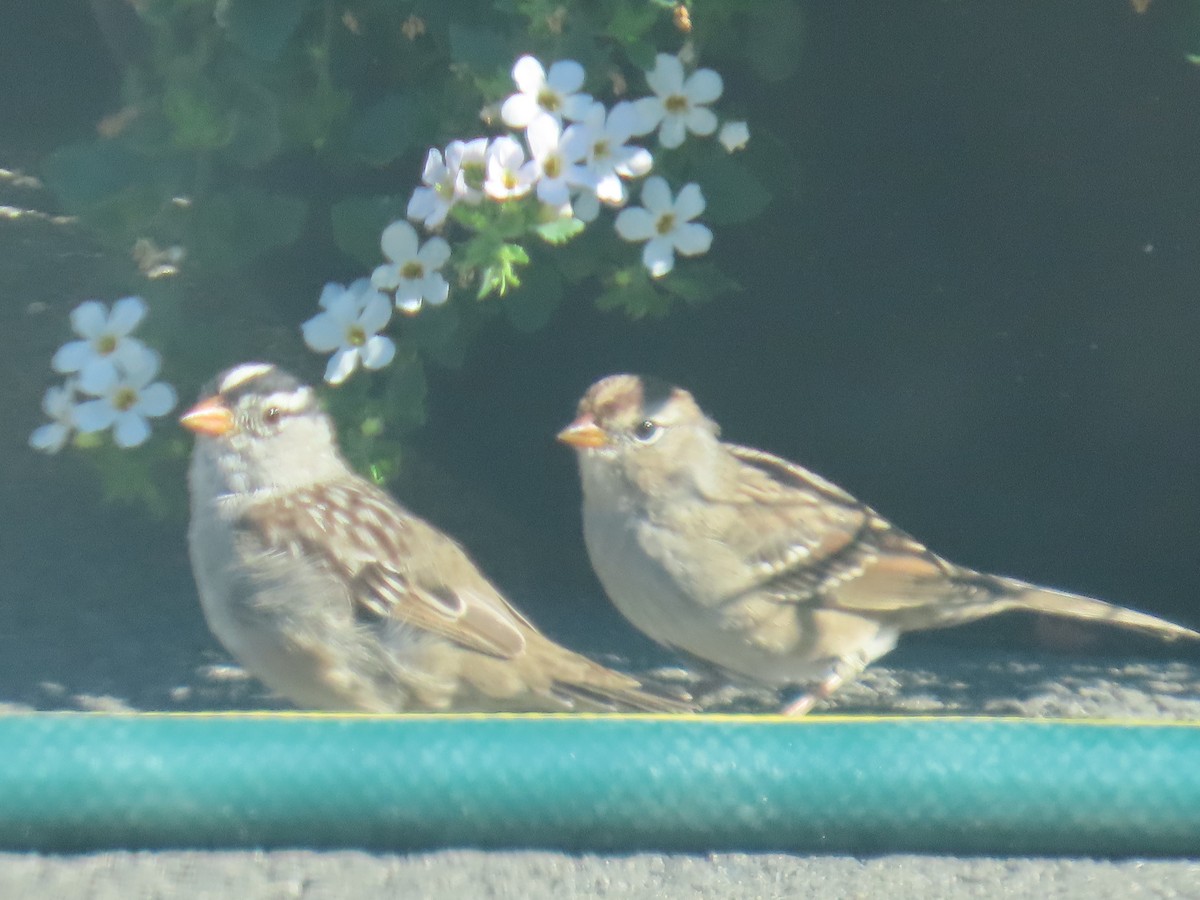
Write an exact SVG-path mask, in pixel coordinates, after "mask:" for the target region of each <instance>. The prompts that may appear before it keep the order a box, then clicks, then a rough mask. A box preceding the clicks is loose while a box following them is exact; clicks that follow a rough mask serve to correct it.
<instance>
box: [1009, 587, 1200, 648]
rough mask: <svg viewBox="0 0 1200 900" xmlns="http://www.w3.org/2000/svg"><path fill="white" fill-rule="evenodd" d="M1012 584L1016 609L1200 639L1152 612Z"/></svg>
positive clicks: (1162, 635)
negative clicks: (1153, 614)
mask: <svg viewBox="0 0 1200 900" xmlns="http://www.w3.org/2000/svg"><path fill="white" fill-rule="evenodd" d="M1010 587H1011V588H1012V594H1011V595H1010V597H1011V604H1012V607H1011V608H1013V609H1028V610H1032V611H1034V612H1040V613H1046V614H1047V615H1051V616H1062V617H1063V618H1068V619H1087V620H1089V621H1092V622H1104V623H1105V624H1108V625H1115V626H1117V627H1119V628H1129V629H1131V630H1134V631H1141V632H1143V633H1145V634H1152V635H1154V636H1155V637H1158V638H1161V639H1162V640H1165V641H1175V640H1178V639H1179V638H1188V639H1190V640H1194V641H1195V640H1200V632H1197V631H1193V630H1192V629H1190V628H1185V627H1183V626H1182V625H1176V624H1175V623H1174V622H1168V621H1167V620H1166V619H1160V618H1159V617H1158V616H1152V615H1150V614H1149V613H1143V612H1138V611H1137V610H1135V609H1126V608H1125V607H1124V606H1116V605H1115V604H1112V603H1105V602H1104V601H1103V600H1096V599H1094V598H1092V597H1084V596H1081V595H1079V594H1068V593H1067V592H1066V591H1056V590H1054V589H1052V588H1043V587H1037V586H1035V585H1032V584H1026V583H1024V582H1021V581H1016V580H1013V581H1011V582H1010Z"/></svg>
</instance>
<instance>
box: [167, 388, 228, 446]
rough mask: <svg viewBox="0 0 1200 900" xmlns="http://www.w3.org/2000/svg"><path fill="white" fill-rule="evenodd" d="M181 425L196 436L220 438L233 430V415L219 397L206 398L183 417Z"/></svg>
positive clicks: (181, 417)
mask: <svg viewBox="0 0 1200 900" xmlns="http://www.w3.org/2000/svg"><path fill="white" fill-rule="evenodd" d="M179 424H180V425H182V426H183V427H184V428H186V429H188V430H189V431H194V432H196V434H203V435H207V436H208V437H220V436H221V435H223V434H228V433H229V431H230V430H231V429H232V428H233V413H231V412H230V411H229V407H228V406H226V405H225V404H224V403H222V402H221V400H220V398H218V397H205V398H204V399H203V400H201V401H200V402H199V403H197V404H196V405H195V406H193V407H192V408H191V409H189V410H188V411H187V412H185V413H184V414H183V415H182V416H180V417H179Z"/></svg>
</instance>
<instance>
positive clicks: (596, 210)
mask: <svg viewBox="0 0 1200 900" xmlns="http://www.w3.org/2000/svg"><path fill="white" fill-rule="evenodd" d="M562 214H563V215H567V214H569V215H572V216H574V217H575V218H576V219H578V220H579V221H580V222H583V223H584V224H585V225H586V224H587V223H588V222H594V221H596V217H597V216H598V215H600V198H599V197H597V196H596V192H595V191H594V190H591V189H590V188H582V189H578V188H577V189H576V190H575V191H573V192H572V193H571V202H570V204H569V206H567V207H566V208H564V209H563V210H562Z"/></svg>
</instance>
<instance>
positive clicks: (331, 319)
mask: <svg viewBox="0 0 1200 900" xmlns="http://www.w3.org/2000/svg"><path fill="white" fill-rule="evenodd" d="M320 306H321V308H322V309H323V310H324V312H320V313H317V314H316V315H315V316H313V317H312V318H311V319H309V320H308V321H307V322H305V323H304V324H303V325H301V326H300V330H301V331H302V332H303V334H304V343H306V344H308V346H309V347H311V348H312V349H313V350H315V351H316V352H318V353H330V352H332V353H333V356H331V357H330V358H329V365H327V366H326V367H325V380H326V381H328V382H329V383H330V384H341V383H342V382H343V381H345V380H346V379H347V378H349V377H350V375H351V373H352V372H353V371H354V370H355V369H356V368H358V364H359V363H360V362H361V363H362V365H363V367H364V368H367V369H382V368H383V367H384V366H386V365H387V364H388V363H390V362H391V361H392V357H394V356H395V355H396V345H395V344H393V343H392V341H391V339H390V338H387V337H384V336H383V335H381V334H380V333H379V332H380V331H382V330H383V328H384V326H385V325H387V323H388V319H390V318H391V317H392V303H391V301H390V300H389V299H388V298H387V297H386V296H385V295H384V294H382V293H380V292H379V291H377V290H375V288H373V287H371V282H370V281H369V280H368V279H366V278H359V279H358V280H357V281H355V282H353V283H351V285H350V286H349V287H346V288H343V287H342V286H341V285H340V284H333V283H330V284H327V285H325V289H324V290H323V291H322V292H321V300H320Z"/></svg>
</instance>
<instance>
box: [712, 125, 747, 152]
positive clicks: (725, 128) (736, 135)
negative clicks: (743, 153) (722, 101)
mask: <svg viewBox="0 0 1200 900" xmlns="http://www.w3.org/2000/svg"><path fill="white" fill-rule="evenodd" d="M717 140H718V141H720V142H721V146H722V147H724V148H725V150H726V152H728V153H733V152H734V151H737V150H741V149H743V148H745V146H746V144H748V143H750V126H749V125H747V124H746V123H745V122H726V123H725V124H724V125H722V126H721V130H720V131H719V132H718V133H717Z"/></svg>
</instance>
